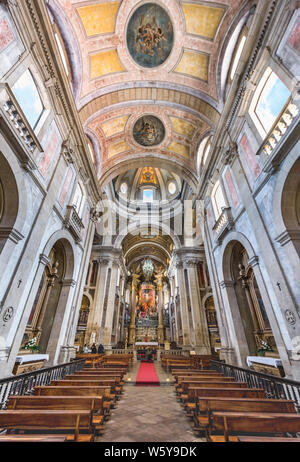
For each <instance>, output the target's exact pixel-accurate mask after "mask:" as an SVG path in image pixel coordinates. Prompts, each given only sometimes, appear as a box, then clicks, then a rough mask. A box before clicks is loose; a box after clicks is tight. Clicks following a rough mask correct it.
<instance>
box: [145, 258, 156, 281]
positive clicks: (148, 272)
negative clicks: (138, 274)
mask: <svg viewBox="0 0 300 462" xmlns="http://www.w3.org/2000/svg"><path fill="white" fill-rule="evenodd" d="M143 273H144V276H145V278H146V280H147V281H149V280H150V278H151V276H152V275H153V273H154V265H153V262H152V260H151V259H150V258H147V259H146V260H145V261H144V263H143Z"/></svg>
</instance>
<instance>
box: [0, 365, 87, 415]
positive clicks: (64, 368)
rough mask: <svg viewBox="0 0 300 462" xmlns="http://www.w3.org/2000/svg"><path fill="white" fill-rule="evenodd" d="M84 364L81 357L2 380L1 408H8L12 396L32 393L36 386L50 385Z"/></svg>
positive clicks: (78, 369)
mask: <svg viewBox="0 0 300 462" xmlns="http://www.w3.org/2000/svg"><path fill="white" fill-rule="evenodd" d="M84 365H85V360H84V359H81V360H79V361H72V362H70V363H66V364H60V365H59V366H53V367H48V368H46V369H40V370H39V371H35V372H29V373H27V374H21V375H17V376H15V377H9V378H7V379H2V380H0V410H4V409H6V408H7V403H8V400H9V397H10V396H12V395H14V396H22V395H32V394H33V389H34V387H38V386H44V385H49V384H50V382H51V381H52V380H63V379H64V378H65V376H66V375H72V374H74V373H75V372H77V371H80V370H81V369H83V368H84Z"/></svg>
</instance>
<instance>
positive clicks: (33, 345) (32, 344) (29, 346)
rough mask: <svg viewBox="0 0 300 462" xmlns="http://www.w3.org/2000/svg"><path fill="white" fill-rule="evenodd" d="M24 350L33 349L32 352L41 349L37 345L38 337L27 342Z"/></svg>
mask: <svg viewBox="0 0 300 462" xmlns="http://www.w3.org/2000/svg"><path fill="white" fill-rule="evenodd" d="M24 350H31V352H32V353H38V352H39V351H40V349H39V347H38V346H37V338H36V337H34V338H32V339H31V340H29V342H27V343H26V345H25V347H24Z"/></svg>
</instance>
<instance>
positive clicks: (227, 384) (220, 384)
mask: <svg viewBox="0 0 300 462" xmlns="http://www.w3.org/2000/svg"><path fill="white" fill-rule="evenodd" d="M181 386H182V388H181V389H180V390H179V391H178V394H177V399H178V400H180V401H182V402H183V403H185V402H186V401H187V400H188V389H189V388H190V387H193V386H197V387H199V388H207V387H210V388H222V389H225V388H247V384H246V383H245V382H231V381H225V380H224V381H223V380H218V381H216V380H213V381H201V380H188V381H184V382H181Z"/></svg>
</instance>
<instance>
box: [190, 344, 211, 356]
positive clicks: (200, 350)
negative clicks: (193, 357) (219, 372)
mask: <svg viewBox="0 0 300 462" xmlns="http://www.w3.org/2000/svg"><path fill="white" fill-rule="evenodd" d="M192 351H195V352H196V354H197V355H207V356H210V355H211V349H210V347H207V346H195V347H194V348H193V347H192Z"/></svg>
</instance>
